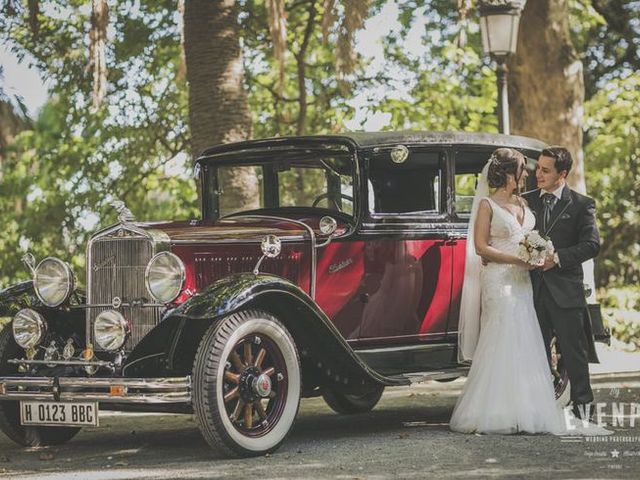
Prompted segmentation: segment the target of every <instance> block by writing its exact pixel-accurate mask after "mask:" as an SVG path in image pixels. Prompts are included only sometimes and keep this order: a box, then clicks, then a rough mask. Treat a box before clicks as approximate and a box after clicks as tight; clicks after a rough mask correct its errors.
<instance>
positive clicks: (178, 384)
mask: <svg viewBox="0 0 640 480" xmlns="http://www.w3.org/2000/svg"><path fill="white" fill-rule="evenodd" d="M0 385H2V387H3V388H2V389H0V392H1V391H4V393H1V394H0V399H1V400H41V401H96V402H105V403H186V404H189V403H191V377H190V376H186V377H169V378H74V377H62V378H58V379H54V378H51V377H22V378H20V377H2V378H0ZM112 386H117V387H125V391H124V392H123V394H122V395H118V396H115V395H111V394H110V392H109V391H108V389H109V388H110V387H112ZM27 388H29V389H36V388H38V389H40V390H38V391H29V390H25V389H27ZM43 390H44V391H43ZM128 390H134V391H133V392H129V391H128Z"/></svg>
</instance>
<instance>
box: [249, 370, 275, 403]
mask: <svg viewBox="0 0 640 480" xmlns="http://www.w3.org/2000/svg"><path fill="white" fill-rule="evenodd" d="M252 386H253V391H254V392H255V393H256V394H257V395H258V396H260V397H262V398H267V397H268V396H269V394H270V393H271V378H269V376H268V375H265V374H264V373H263V374H261V375H259V376H258V377H256V378H254V379H253V385H252Z"/></svg>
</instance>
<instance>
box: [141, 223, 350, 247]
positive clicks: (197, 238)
mask: <svg viewBox="0 0 640 480" xmlns="http://www.w3.org/2000/svg"><path fill="white" fill-rule="evenodd" d="M319 221H320V218H305V219H301V220H291V219H285V218H265V217H250V218H249V217H242V218H240V217H238V218H233V217H232V218H226V219H221V220H217V221H186V222H168V223H144V224H137V226H138V227H141V228H144V229H152V230H160V231H162V232H164V233H165V234H166V235H167V236H168V237H169V239H170V241H171V243H199V242H204V243H208V242H212V241H213V242H234V243H236V242H242V241H247V242H253V241H260V240H262V238H264V236H265V235H276V236H277V237H279V238H280V240H283V241H295V240H305V239H306V240H308V239H309V229H308V228H306V227H305V225H308V227H310V228H311V229H312V230H313V231H314V233H315V234H316V235H320V236H322V235H321V234H320V232H319V229H318V223H319ZM303 223H304V225H303ZM346 229H347V227H346V225H344V224H340V222H339V223H338V231H337V233H338V234H341V233H344V232H345V231H346Z"/></svg>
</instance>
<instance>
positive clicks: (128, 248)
mask: <svg viewBox="0 0 640 480" xmlns="http://www.w3.org/2000/svg"><path fill="white" fill-rule="evenodd" d="M127 234H128V235H131V234H130V233H129V232H127ZM154 251H155V248H154V244H153V241H152V240H151V239H149V238H146V237H140V236H125V237H109V236H106V237H101V238H97V239H94V240H93V242H92V244H91V246H90V252H89V259H90V265H88V269H89V271H88V272H87V278H88V279H89V282H88V284H89V288H88V292H87V300H88V303H89V304H90V305H95V304H109V305H110V304H111V303H112V301H113V299H114V297H119V298H120V299H121V300H122V303H131V302H139V301H140V300H142V299H144V302H146V303H149V302H150V299H149V293H148V292H147V288H146V285H145V281H144V272H145V269H146V267H147V264H148V263H149V260H151V257H153V255H154ZM110 309H113V307H93V308H90V309H89V310H88V312H87V320H88V327H89V331H88V332H87V333H88V334H89V338H91V343H93V344H94V346H95V348H96V350H99V346H98V345H95V342H94V341H93V322H94V320H95V318H96V317H97V316H98V314H100V312H102V311H104V310H110ZM118 310H119V311H120V312H121V313H122V314H123V315H124V317H125V318H126V319H127V320H129V321H130V322H131V335H130V336H129V339H128V340H127V342H126V344H125V350H127V351H130V350H131V349H132V348H133V347H134V346H135V345H136V344H137V343H138V342H139V341H140V340H142V338H143V337H144V336H145V335H146V334H147V333H148V332H149V331H150V330H151V329H152V328H153V327H155V326H156V325H157V324H158V322H159V320H160V308H155V307H141V306H136V307H120V308H119V309H118Z"/></svg>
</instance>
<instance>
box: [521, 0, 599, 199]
mask: <svg viewBox="0 0 640 480" xmlns="http://www.w3.org/2000/svg"><path fill="white" fill-rule="evenodd" d="M567 4H568V0H535V1H534V0H529V1H528V2H527V4H526V6H525V8H524V11H523V14H522V18H521V20H520V35H519V37H518V50H517V53H516V54H515V55H514V56H513V58H512V59H511V61H510V66H509V68H510V75H509V100H510V103H511V105H510V116H511V130H512V133H514V134H519V135H527V136H530V137H535V138H539V139H540V140H542V141H544V142H546V143H548V144H553V145H562V146H564V147H566V148H568V149H569V151H570V152H571V154H572V155H573V160H574V163H573V169H572V170H571V173H570V174H569V178H568V183H569V185H570V186H571V188H573V189H575V190H578V191H580V192H583V193H584V191H585V189H586V188H585V181H584V162H583V151H582V126H583V103H584V79H583V72H582V63H581V62H580V60H579V59H578V56H577V54H576V51H575V49H574V47H573V44H572V43H571V37H570V32H569V12H568V5H567Z"/></svg>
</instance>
